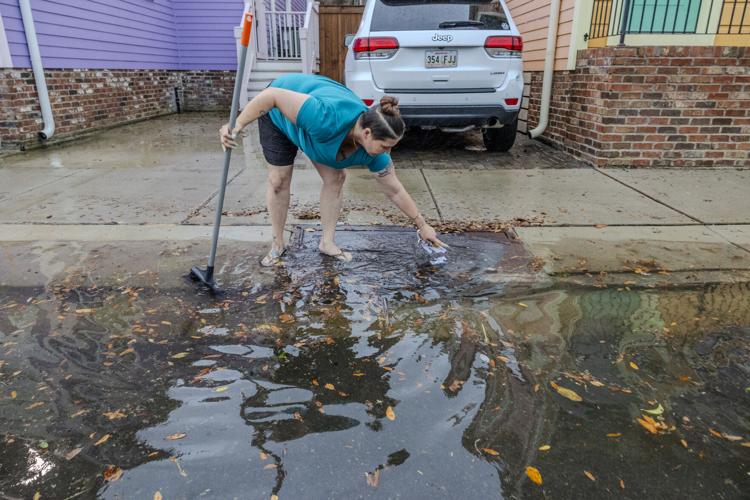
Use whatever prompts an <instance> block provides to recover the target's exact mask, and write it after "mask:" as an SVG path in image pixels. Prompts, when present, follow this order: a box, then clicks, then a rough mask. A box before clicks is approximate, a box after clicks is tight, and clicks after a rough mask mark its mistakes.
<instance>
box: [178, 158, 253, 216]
mask: <svg viewBox="0 0 750 500" xmlns="http://www.w3.org/2000/svg"><path fill="white" fill-rule="evenodd" d="M244 171H245V169H244V168H241V169H240V171H239V172H237V173H236V174H235V175H233V176H232V177H231V178H230V179H227V186H229V185H230V184H231V183H232V181H233V180H235V179H236V178H237V177H239V176H240V175H241V174H242V173H243V172H244ZM219 189H221V188H220V187H219V188H217V189H216V191H214V192H213V193H211V195H210V196H209V197H208V198H207V199H206V201H204V202H203V203H201V204H200V205H198V206H197V207H196V208H195V209H194V210H193V211H192V212H190V213H189V214H188V216H187V217H185V218H184V219H182V220H181V221H180V225H183V224H187V223H188V222H189V221H190V219H192V218H193V217H195V216H197V215H198V214H199V213H200V211H201V210H203V209H204V208H205V207H206V206H207V205H208V204H209V203H211V200H213V199H214V198H216V195H218V194H219ZM222 211H223V207H222Z"/></svg>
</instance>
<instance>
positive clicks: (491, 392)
mask: <svg viewBox="0 0 750 500" xmlns="http://www.w3.org/2000/svg"><path fill="white" fill-rule="evenodd" d="M404 251H407V250H404ZM495 257H496V259H498V258H500V259H501V258H503V256H502V255H500V256H495ZM306 259H307V258H306ZM381 263H382V260H381ZM320 265H323V268H322V272H321V268H320V267H315V266H320ZM383 268H385V269H389V268H392V269H394V271H391V272H382V271H375V269H374V268H372V267H371V265H370V264H361V265H358V266H357V265H355V266H354V267H352V268H340V267H337V266H336V265H335V264H332V263H322V262H316V263H315V265H313V264H311V262H310V261H308V260H305V259H300V260H299V261H293V260H292V261H290V262H289V263H288V265H287V267H286V268H280V269H279V270H278V272H277V273H276V275H275V280H276V281H275V282H274V283H272V284H271V285H269V286H267V287H264V288H257V287H256V288H242V287H238V288H236V289H234V290H232V291H231V293H230V294H229V295H228V296H227V297H226V298H225V299H223V300H221V301H216V302H210V299H209V298H208V297H205V296H196V294H195V293H194V292H193V290H192V288H190V285H186V286H185V288H181V289H174V290H164V289H158V288H155V287H144V288H138V289H133V288H130V287H128V286H127V285H116V284H112V283H109V284H106V283H100V284H97V285H93V286H92V285H90V284H89V286H85V287H84V286H80V285H75V286H72V285H71V284H70V283H61V284H56V285H53V286H50V287H48V288H47V289H6V290H2V297H3V298H2V301H1V302H0V332H2V333H1V335H2V337H1V339H2V358H1V360H0V363H1V365H0V373H2V375H1V379H0V380H2V384H3V395H2V399H0V425H2V429H3V432H4V436H3V454H2V458H0V493H1V494H3V495H6V496H16V497H19V496H20V497H24V498H27V497H28V498H30V497H33V495H34V493H35V492H37V491H39V492H41V493H42V494H43V495H44V496H47V497H55V498H66V497H69V496H72V495H81V496H82V497H91V496H94V495H98V496H100V497H103V498H131V497H135V498H151V497H153V495H154V493H155V492H156V491H160V492H161V493H162V495H163V496H164V497H165V498H199V497H206V498H233V497H237V498H263V497H270V496H271V495H274V494H276V495H278V496H279V497H280V498H365V497H367V498H369V497H377V498H381V497H382V498H391V497H394V498H395V497H408V498H428V497H429V498H434V497H438V498H454V497H462V496H466V494H467V492H471V495H470V496H471V497H477V498H500V497H507V498H516V497H532V498H533V497H541V496H545V495H549V496H554V497H564V498H565V497H576V498H602V497H608V496H614V495H619V494H622V493H621V492H622V488H623V487H624V489H625V490H624V491H625V494H627V496H636V495H643V494H646V495H651V496H654V495H659V496H664V497H675V496H677V497H693V496H696V495H701V496H705V497H717V498H737V497H740V496H741V491H746V490H747V488H748V486H749V485H748V476H747V472H748V464H747V451H746V450H747V448H746V446H747V442H748V424H747V422H748V416H749V415H748V408H749V406H748V404H747V393H746V391H747V387H748V386H750V377H749V376H748V373H749V372H750V366H749V364H748V359H749V357H748V333H749V330H750V289H749V287H748V285H747V284H727V285H713V286H707V287H703V288H694V289H663V290H658V291H657V290H651V289H643V290H638V289H632V290H631V289H625V288H605V289H597V288H592V289H584V288H577V289H547V290H540V291H537V292H533V293H532V292H530V293H528V294H527V295H525V296H523V297H519V296H514V297H511V296H509V294H507V293H505V294H504V293H502V290H503V286H502V284H498V283H497V282H495V283H494V284H492V287H491V288H488V287H486V286H485V285H481V284H480V283H479V282H476V281H475V282H470V280H467V279H464V278H463V277H467V276H472V273H464V271H465V270H460V272H453V270H451V269H447V270H439V271H430V270H414V269H412V270H410V271H409V272H408V273H405V272H403V270H402V271H401V272H397V271H396V269H397V267H396V266H395V264H394V263H392V262H388V263H385V265H384V267H383ZM342 269H343V270H342ZM377 269H381V268H377ZM462 273H464V274H462ZM480 285H481V286H480ZM483 287H484V288H483ZM479 289H481V290H488V289H493V290H496V291H497V293H493V294H484V293H478V294H477V293H474V292H475V291H476V290H479ZM467 291H468V292H469V293H464V292H467ZM516 292H517V291H516ZM553 384H554V385H553ZM556 387H557V388H562V389H564V390H568V391H573V392H574V393H575V394H576V395H578V396H579V397H580V399H581V401H573V400H571V399H570V398H568V397H565V395H564V394H565V391H564V390H563V391H559V390H558V389H556ZM649 412H651V413H649ZM646 416H648V417H649V418H651V419H652V420H653V421H654V422H655V424H657V427H655V431H656V432H655V433H652V432H651V431H650V430H649V429H648V428H647V426H644V425H643V424H639V423H638V419H641V420H643V419H644V418H645V417H646ZM646 422H647V423H648V421H647V420H646ZM528 465H532V466H534V467H536V468H538V469H539V470H540V471H541V474H542V476H543V485H542V486H537V485H535V484H533V483H532V482H530V481H529V480H528V479H527V478H526V475H525V472H524V471H525V469H526V467H527V466H528ZM108 467H110V469H109V472H107V473H106V474H105V470H107V468H108ZM112 467H115V468H117V469H119V470H120V472H119V473H117V474H114V475H113V472H112V471H113V470H117V469H113V468H112ZM587 473H588V474H589V475H587ZM105 475H106V477H107V478H109V480H107V479H105ZM591 477H593V478H594V480H592V479H591ZM573 491H575V494H572V493H571V492H573Z"/></svg>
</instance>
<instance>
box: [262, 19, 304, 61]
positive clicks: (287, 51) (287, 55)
mask: <svg viewBox="0 0 750 500" xmlns="http://www.w3.org/2000/svg"><path fill="white" fill-rule="evenodd" d="M263 14H264V16H265V19H264V20H265V27H266V33H265V35H266V37H265V38H266V40H265V41H266V48H267V51H268V52H267V53H266V57H267V58H268V59H300V58H301V57H302V47H301V45H300V36H299V35H300V30H301V29H302V27H303V26H304V24H305V13H304V12H295V11H288V10H284V11H275V12H267V11H266V12H264V13H263ZM258 35H259V36H262V35H263V34H262V33H259V34H258Z"/></svg>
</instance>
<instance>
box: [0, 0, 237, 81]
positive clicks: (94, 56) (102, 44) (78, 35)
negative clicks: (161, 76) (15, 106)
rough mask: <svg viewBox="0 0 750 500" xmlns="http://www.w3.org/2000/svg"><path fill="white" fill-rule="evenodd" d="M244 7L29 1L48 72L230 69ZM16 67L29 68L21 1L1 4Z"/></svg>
mask: <svg viewBox="0 0 750 500" xmlns="http://www.w3.org/2000/svg"><path fill="white" fill-rule="evenodd" d="M243 7H244V4H243V1H242V0H33V1H32V11H33V13H34V21H35V26H36V32H37V38H38V40H39V49H40V51H41V54H42V62H43V63H44V66H45V68H50V69H56V68H80V69H234V68H235V67H236V56H235V50H236V49H235V42H234V35H233V28H234V26H237V25H239V23H240V20H241V16H242V10H243ZM0 14H2V16H3V23H4V24H5V32H6V36H7V37H8V44H9V47H10V54H11V58H12V60H13V67H16V68H29V67H31V62H30V61H29V55H28V49H27V46H26V38H25V35H24V30H23V23H22V21H21V14H20V10H19V7H18V0H0Z"/></svg>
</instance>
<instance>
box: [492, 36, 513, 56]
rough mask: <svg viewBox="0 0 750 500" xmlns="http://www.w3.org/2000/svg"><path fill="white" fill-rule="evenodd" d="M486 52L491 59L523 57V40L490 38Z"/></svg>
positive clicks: (509, 37)
mask: <svg viewBox="0 0 750 500" xmlns="http://www.w3.org/2000/svg"><path fill="white" fill-rule="evenodd" d="M484 50H486V51H487V54H488V55H489V56H490V57H521V52H522V51H523V40H522V39H521V37H520V36H488V37H487V40H485V41H484Z"/></svg>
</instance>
